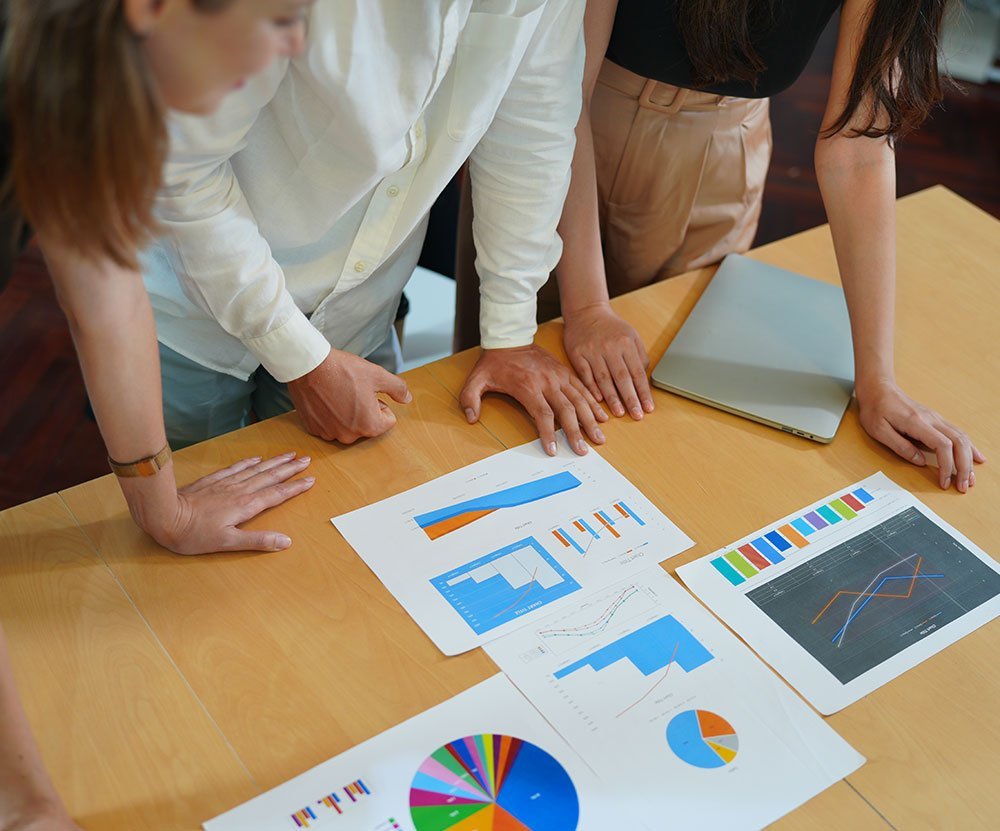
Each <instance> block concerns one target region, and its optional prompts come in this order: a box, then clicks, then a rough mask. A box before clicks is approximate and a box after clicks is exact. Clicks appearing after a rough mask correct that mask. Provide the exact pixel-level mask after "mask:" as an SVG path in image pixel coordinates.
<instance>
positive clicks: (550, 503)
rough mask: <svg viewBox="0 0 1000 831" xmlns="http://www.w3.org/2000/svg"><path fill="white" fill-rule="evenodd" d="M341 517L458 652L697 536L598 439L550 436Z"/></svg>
mask: <svg viewBox="0 0 1000 831" xmlns="http://www.w3.org/2000/svg"><path fill="white" fill-rule="evenodd" d="M333 523H334V525H335V526H336V527H337V528H338V529H339V530H340V532H341V533H342V534H343V535H344V537H345V538H346V539H347V541H348V542H349V543H350V544H351V545H352V546H353V547H354V549H355V551H357V552H358V553H359V554H360V555H361V557H362V558H363V559H364V560H365V562H366V563H368V565H369V566H370V567H371V569H372V570H373V571H374V572H375V574H376V575H378V577H379V579H380V580H381V581H382V582H383V583H385V585H386V587H387V588H388V589H389V590H390V591H391V592H392V593H393V594H394V595H395V596H396V599H397V600H399V602H400V603H401V604H402V605H403V607H404V608H405V609H406V610H407V612H409V613H410V615H411V616H412V617H413V619H414V620H415V621H416V622H417V623H418V624H419V625H420V626H421V628H423V630H424V631H425V632H426V633H427V634H428V635H429V636H430V638H431V639H432V640H433V641H434V643H435V644H437V646H438V648H440V649H441V651H442V652H444V653H445V654H447V655H456V654H458V653H460V652H465V651H467V650H469V649H474V648H475V647H477V646H481V645H482V644H484V643H486V642H488V641H490V640H492V639H494V638H497V637H500V636H502V635H504V634H505V633H507V632H510V631H512V630H514V629H516V628H518V627H520V626H523V625H525V624H526V623H527V622H530V620H531V619H532V618H533V617H536V616H538V615H539V614H542V613H544V612H548V611H553V610H555V609H558V608H560V606H561V605H563V604H566V603H570V602H572V599H573V597H574V595H576V594H578V593H579V592H581V591H589V590H593V589H599V588H601V587H602V586H606V585H608V584H609V583H613V582H614V581H615V580H619V579H621V578H623V577H626V576H628V575H629V574H634V573H637V572H639V571H641V570H642V569H643V568H646V567H648V566H649V565H650V564H653V563H658V562H660V561H661V560H664V559H666V558H667V557H672V556H673V555H674V554H678V553H679V552H681V551H683V550H684V549H686V548H688V547H689V546H690V545H691V540H689V539H688V538H687V536H685V535H684V533H683V532H681V531H680V529H679V528H677V526H675V525H674V524H673V523H672V522H671V521H670V520H669V519H667V517H665V516H664V515H663V514H662V513H661V512H660V511H659V510H657V509H656V507H655V506H654V505H653V504H652V503H651V502H650V501H649V500H648V499H646V498H645V497H644V496H643V495H642V494H641V493H640V492H639V490H638V489H637V488H636V487H635V486H634V485H632V484H631V483H630V482H629V481H628V480H626V479H625V477H623V476H622V475H621V474H620V473H618V471H616V470H615V469H614V468H613V467H612V466H611V465H610V464H609V463H608V462H607V461H606V460H605V459H603V458H601V456H600V454H598V453H597V452H596V451H595V450H591V451H590V453H588V454H587V455H586V456H576V455H574V454H573V453H571V452H570V451H569V450H568V449H566V448H565V447H562V448H561V449H560V455H559V456H557V457H555V458H549V457H548V456H546V455H545V454H544V453H543V452H542V450H541V449H540V448H539V446H538V442H532V443H531V444H526V445H524V446H522V447H516V448H513V449H511V450H507V451H505V452H503V453H500V454H498V455H496V456H493V457H491V458H489V459H485V460H483V461H481V462H478V463H476V464H473V465H469V466H468V467H465V468H462V469H461V470H456V471H455V472H453V473H449V474H447V475H446V476H442V477H440V478H439V479H435V480H434V481H432V482H428V483H427V484H425V485H421V486H420V487H417V488H414V489H412V490H409V491H406V492H405V493H401V494H398V495H396V496H393V497H390V498H389V499H386V500H383V501H382V502H378V503H376V504H374V505H369V506H368V507H365V508H361V509H359V510H357V511H354V512H352V513H349V514H345V515H343V516H340V517H336V518H335V519H334V520H333Z"/></svg>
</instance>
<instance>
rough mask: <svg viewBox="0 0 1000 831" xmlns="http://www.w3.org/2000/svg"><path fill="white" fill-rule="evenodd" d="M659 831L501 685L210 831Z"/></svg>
mask: <svg viewBox="0 0 1000 831" xmlns="http://www.w3.org/2000/svg"><path fill="white" fill-rule="evenodd" d="M652 827H658V826H652ZM652 827H651V826H647V825H645V824H644V823H643V822H642V820H641V819H640V818H638V817H637V815H636V814H635V813H634V812H633V811H632V809H631V807H630V806H629V805H627V804H626V803H625V801H624V800H622V799H621V797H620V795H619V794H617V793H615V792H614V791H613V790H612V789H610V788H608V787H605V786H604V785H603V784H602V783H600V782H599V780H598V779H597V778H596V777H595V776H594V773H593V772H592V771H591V770H590V768H588V767H587V766H586V765H585V764H584V763H583V760H582V759H580V757H579V755H578V754H577V753H575V752H574V751H573V750H572V749H571V748H570V747H569V746H568V745H567V744H566V742H565V741H564V740H563V739H561V738H560V737H559V735H558V734H557V733H556V732H555V731H554V730H553V729H552V727H550V726H549V725H548V724H547V723H546V722H545V720H544V719H543V718H542V717H541V716H540V715H539V713H538V711H537V710H535V709H534V708H533V707H532V706H531V704H529V703H528V701H527V700H526V699H525V698H524V696H523V695H522V694H521V693H520V692H518V690H517V689H516V688H515V687H514V685H513V684H511V682H510V681H509V680H507V679H506V678H504V677H503V676H502V675H495V676H494V677H493V678H490V679H489V680H487V681H484V682H482V683H481V684H478V685H476V686H475V687H472V688H471V689H469V690H466V691H465V692H463V693H460V694H459V695H457V696H455V697H454V698H452V699H450V700H448V701H446V702H444V703H443V704H440V705H439V706H437V707H434V708H433V709H431V710H427V711H426V712H424V713H421V714H420V715H418V716H415V717H414V718H412V719H410V720H409V721H406V722H403V723H402V724H400V725H398V726H396V727H394V728H392V729H391V730H387V731H386V732H384V733H382V734H380V735H378V736H375V737H374V738H372V739H369V740H368V741H366V742H364V743H362V744H360V745H358V746H356V747H354V748H352V749H350V750H348V751H346V752H344V753H342V754H340V755H339V756H335V757H334V758H332V759H330V760H329V761H327V762H324V763H323V764H321V765H318V766H317V767H314V768H313V769H312V770H309V771H306V772H305V773H303V774H301V775H300V776H297V777H295V778H294V779H292V780H290V781H288V782H286V783H285V784H283V785H279V786H278V787H277V788H274V789H273V790H270V791H268V792H266V793H264V794H261V795H260V796H258V797H256V798H254V799H252V800H250V801H249V802H247V803H245V804H243V805H240V806H239V807H237V808H234V809H233V810H231V811H229V812H228V813H225V814H223V815H222V816H219V817H216V818H215V819H213V820H209V821H208V822H206V823H205V824H204V828H205V831H300V829H308V831H577V829H579V831H607V829H609V828H629V829H633V828H634V829H636V831H652Z"/></svg>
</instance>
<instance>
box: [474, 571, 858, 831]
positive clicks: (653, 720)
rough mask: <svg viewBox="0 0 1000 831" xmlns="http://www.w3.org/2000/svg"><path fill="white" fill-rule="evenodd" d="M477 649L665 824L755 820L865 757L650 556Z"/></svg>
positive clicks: (751, 824) (612, 782)
mask: <svg viewBox="0 0 1000 831" xmlns="http://www.w3.org/2000/svg"><path fill="white" fill-rule="evenodd" d="M486 651H487V652H488V653H489V655H490V657H492V658H493V660H494V661H495V662H496V663H497V664H498V665H499V666H500V668H501V669H502V670H503V671H504V672H505V673H506V674H507V676H508V677H509V678H510V679H511V680H512V681H513V682H514V683H515V684H516V685H517V686H518V687H519V688H520V689H521V691H522V692H523V693H524V694H525V696H526V697H527V698H528V699H529V700H530V701H531V702H532V703H533V704H534V705H535V706H536V707H537V708H538V709H539V710H540V711H541V713H542V715H543V716H545V718H546V719H547V720H548V721H549V722H550V723H551V724H552V725H553V726H554V727H555V728H556V730H558V731H559V733H560V734H561V735H562V736H563V737H564V738H565V739H566V740H567V741H568V742H569V744H570V745H571V746H572V747H573V748H574V749H575V750H576V751H577V752H578V753H579V754H580V755H581V757H583V759H584V761H586V762H587V763H588V764H589V765H590V766H591V767H592V768H593V769H594V770H595V771H596V772H597V773H598V775H599V776H600V777H601V779H602V780H603V781H604V782H605V784H606V785H607V786H608V787H609V788H610V789H611V790H612V791H614V792H616V793H628V795H629V796H628V799H629V803H630V804H631V805H633V806H635V807H637V808H638V809H639V813H640V815H642V816H648V817H669V827H670V828H671V829H688V828H690V829H704V828H725V829H728V830H729V831H733V830H734V829H749V828H760V827H762V826H764V825H766V824H768V823H770V822H773V821H774V820H776V819H778V818H779V817H780V816H782V815H783V814H785V813H787V812H789V811H791V810H793V809H794V808H795V807H797V806H798V805H801V804H802V803H803V802H805V801H806V800H807V799H810V798H811V797H812V796H815V795H816V794H817V793H819V792H820V791H822V790H823V789H825V788H827V787H829V786H830V785H832V784H834V783H835V782H837V781H838V780H839V779H841V778H842V777H844V776H846V775H847V774H849V773H851V772H852V771H853V770H855V769H856V768H857V767H858V766H860V765H861V764H862V762H863V761H864V760H863V758H862V757H861V756H859V755H858V754H857V753H856V752H855V751H854V750H853V749H852V748H851V747H850V746H849V745H848V744H846V743H845V742H844V741H843V740H842V739H840V737H838V736H837V734H836V733H834V731H833V730H831V729H830V728H829V727H827V725H826V724H825V723H824V722H823V720H822V719H821V718H820V717H819V716H817V715H816V714H815V713H814V712H813V711H812V710H811V709H810V708H809V707H808V706H807V705H806V704H805V703H804V702H803V701H802V700H801V699H800V698H799V697H798V696H796V695H795V694H794V693H793V692H792V691H791V690H789V689H788V687H787V686H785V684H783V683H782V682H781V681H780V680H779V679H778V678H776V677H775V676H774V675H773V674H772V673H771V672H770V671H769V670H768V669H767V668H766V667H765V666H764V665H763V664H762V663H761V662H760V661H758V660H757V658H755V657H754V656H753V654H752V653H751V652H750V650H748V649H747V648H746V647H745V646H743V645H742V644H741V643H740V642H739V641H738V640H737V639H736V638H735V637H734V636H733V635H732V634H730V633H729V632H728V631H727V630H726V629H725V627H723V626H722V625H721V624H720V623H719V622H718V621H717V620H715V618H713V617H712V616H711V615H710V614H709V613H708V612H706V611H705V610H704V609H703V608H702V607H701V606H700V605H699V604H698V603H697V602H696V601H695V600H694V599H693V598H692V597H691V596H690V595H689V594H688V593H687V592H685V591H684V589H682V588H681V586H680V585H679V584H678V583H677V582H676V581H675V580H673V579H672V578H671V577H669V576H668V575H667V574H666V573H665V572H664V571H663V570H662V569H661V568H658V567H656V568H652V569H648V570H646V571H644V572H643V573H641V574H638V575H634V576H632V577H630V578H629V579H628V580H625V581H621V582H619V583H617V584H615V585H613V586H610V587H608V588H607V589H603V590H601V591H599V592H594V593H591V594H588V595H586V596H584V597H577V598H575V599H574V602H573V604H571V605H570V606H567V607H566V608H564V609H562V610H561V611H559V612H555V613H552V614H548V615H546V616H544V617H543V618H540V619H536V620H535V621H534V622H533V623H532V624H531V625H530V626H526V627H524V628H522V629H519V630H518V631H517V632H513V633H511V634H510V635H507V636H506V637H504V638H501V639H499V640H497V641H494V642H493V643H491V644H489V645H488V646H487V647H486Z"/></svg>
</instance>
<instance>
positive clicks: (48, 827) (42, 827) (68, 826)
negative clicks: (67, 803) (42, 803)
mask: <svg viewBox="0 0 1000 831" xmlns="http://www.w3.org/2000/svg"><path fill="white" fill-rule="evenodd" d="M0 831H83V829H82V828H81V827H80V826H79V825H77V824H76V823H75V822H73V820H71V819H70V818H69V816H68V815H67V814H66V812H65V811H63V810H61V809H59V810H55V811H49V812H46V813H44V814H37V815H32V816H28V817H25V818H24V819H20V820H14V823H13V824H12V825H3V824H0Z"/></svg>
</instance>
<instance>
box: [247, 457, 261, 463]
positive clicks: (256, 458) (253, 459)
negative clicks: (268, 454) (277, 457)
mask: <svg viewBox="0 0 1000 831" xmlns="http://www.w3.org/2000/svg"><path fill="white" fill-rule="evenodd" d="M262 458H263V457H262V456H251V457H250V459H249V461H251V462H259V461H260V460H261V459H262Z"/></svg>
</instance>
